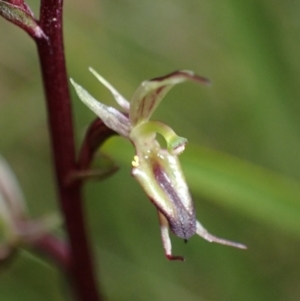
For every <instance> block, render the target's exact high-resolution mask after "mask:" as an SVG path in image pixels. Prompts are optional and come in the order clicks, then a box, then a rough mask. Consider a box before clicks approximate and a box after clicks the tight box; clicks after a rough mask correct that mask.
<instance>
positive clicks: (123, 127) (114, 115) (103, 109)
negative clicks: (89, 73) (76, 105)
mask: <svg viewBox="0 0 300 301" xmlns="http://www.w3.org/2000/svg"><path fill="white" fill-rule="evenodd" d="M70 81H71V83H72V85H73V86H74V88H75V90H76V93H77V95H78V97H79V98H80V99H81V100H82V102H83V103H84V104H85V105H87V106H88V107H89V108H90V109H91V110H92V111H93V112H94V113H95V114H96V115H98V116H99V117H100V119H101V120H102V121H103V122H104V123H105V125H106V126H107V127H109V128H110V129H112V130H113V131H115V132H117V133H118V134H120V135H122V136H124V137H128V135H129V132H130V124H129V120H128V118H127V117H126V116H124V115H123V114H122V113H121V112H119V111H118V110H116V109H115V108H112V107H108V106H106V105H104V104H102V103H100V102H99V101H97V100H96V99H95V98H94V97H93V96H92V95H90V94H89V92H87V91H86V90H85V89H83V88H82V87H81V86H80V85H78V84H76V83H75V82H74V81H73V80H72V79H70Z"/></svg>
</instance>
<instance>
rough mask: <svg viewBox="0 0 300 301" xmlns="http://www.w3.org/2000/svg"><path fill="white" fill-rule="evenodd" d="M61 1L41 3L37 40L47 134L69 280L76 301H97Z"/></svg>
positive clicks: (52, 0)
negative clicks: (67, 253) (77, 175)
mask: <svg viewBox="0 0 300 301" xmlns="http://www.w3.org/2000/svg"><path fill="white" fill-rule="evenodd" d="M62 6H63V1H62V0H42V1H41V12H40V22H39V25H40V26H41V28H42V30H43V31H44V33H45V34H46V36H47V37H48V40H46V39H39V40H38V39H37V40H36V43H37V47H38V53H39V58H40V64H41V70H42V76H43V83H44V90H45V95H46V102H47V111H48V122H49V131H50V136H51V143H52V153H53V160H54V165H55V172H56V180H57V188H58V198H59V202H60V205H61V209H62V212H63V215H64V218H65V225H66V229H67V233H68V238H69V243H70V248H71V267H70V276H71V280H72V281H73V287H74V290H75V293H76V296H78V300H81V301H83V300H85V301H87V300H88V301H99V300H101V299H102V298H101V295H100V294H99V292H98V290H97V285H96V278H95V274H94V269H93V263H92V260H91V254H90V250H89V244H88V239H87V233H86V229H85V222H84V216H83V208H82V196H81V190H82V189H81V188H82V182H80V181H76V182H74V183H72V184H70V182H69V181H68V178H69V176H70V174H72V173H73V172H74V171H76V170H77V166H76V158H75V144H74V133H73V122H72V112H71V103H70V94H69V89H68V79H67V73H66V67H65V58H64V48H63V37H62Z"/></svg>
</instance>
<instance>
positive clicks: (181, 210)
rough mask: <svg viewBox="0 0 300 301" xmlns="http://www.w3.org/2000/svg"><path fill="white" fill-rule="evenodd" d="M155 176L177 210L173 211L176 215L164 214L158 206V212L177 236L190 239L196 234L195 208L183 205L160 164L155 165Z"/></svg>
mask: <svg viewBox="0 0 300 301" xmlns="http://www.w3.org/2000/svg"><path fill="white" fill-rule="evenodd" d="M153 174H154V177H155V179H156V181H157V183H158V184H159V186H160V188H161V189H162V190H163V191H164V193H165V195H166V196H167V197H168V199H169V201H171V203H172V206H173V207H174V208H176V209H175V210H173V213H174V214H169V213H168V212H164V210H163V209H162V208H159V207H158V206H157V207H158V210H160V211H161V212H162V213H163V214H164V216H165V217H166V219H167V220H168V222H169V225H170V229H171V230H172V231H173V232H174V234H175V235H176V236H178V237H180V238H183V239H188V238H190V237H191V236H192V235H194V234H195V233H196V216H195V210H194V208H193V206H192V208H186V207H185V206H184V205H183V202H182V200H181V199H180V197H179V195H178V192H176V191H175V189H174V186H173V185H172V183H171V182H170V179H169V178H168V176H167V174H166V173H165V172H164V170H163V168H162V166H160V164H159V163H158V162H156V163H155V164H154V165H153Z"/></svg>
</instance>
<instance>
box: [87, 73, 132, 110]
mask: <svg viewBox="0 0 300 301" xmlns="http://www.w3.org/2000/svg"><path fill="white" fill-rule="evenodd" d="M89 70H90V71H91V73H92V74H93V75H94V76H95V77H96V78H97V79H98V80H99V82H100V83H102V84H103V85H104V86H105V87H106V88H107V89H108V90H109V91H110V92H111V94H112V95H113V97H114V98H115V100H116V102H117V103H118V104H119V105H120V106H121V107H122V108H123V110H124V111H125V112H126V113H128V112H129V107H130V104H129V102H128V100H126V99H125V98H124V97H123V96H122V95H121V94H120V93H119V92H118V91H117V90H116V89H115V88H114V87H113V86H112V85H111V84H110V83H109V82H108V81H107V80H106V79H105V78H103V77H102V76H101V75H100V74H98V73H97V72H96V71H95V70H94V69H93V68H91V67H90V68H89Z"/></svg>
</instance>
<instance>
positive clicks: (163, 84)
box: [129, 70, 210, 125]
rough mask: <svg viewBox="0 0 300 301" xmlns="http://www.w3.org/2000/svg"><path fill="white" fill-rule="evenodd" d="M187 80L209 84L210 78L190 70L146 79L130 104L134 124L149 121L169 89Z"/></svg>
mask: <svg viewBox="0 0 300 301" xmlns="http://www.w3.org/2000/svg"><path fill="white" fill-rule="evenodd" d="M187 80H191V81H195V82H198V83H202V84H209V83H210V82H209V80H208V79H206V78H204V77H201V76H198V75H195V74H194V72H192V71H188V70H182V71H176V72H173V73H171V74H168V75H166V76H163V77H158V78H154V79H152V80H150V81H144V82H142V84H141V85H140V87H139V88H138V89H137V90H136V91H135V93H134V95H133V97H132V100H131V105H130V113H129V118H130V122H131V124H132V125H136V124H138V123H140V122H142V121H147V120H148V119H149V118H150V116H151V115H152V113H153V112H154V110H155V109H156V107H157V106H158V105H159V103H160V102H161V100H162V99H163V97H164V96H165V95H166V94H167V93H168V91H169V90H170V89H171V88H172V87H173V86H174V85H177V84H179V83H182V82H185V81H187Z"/></svg>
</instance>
